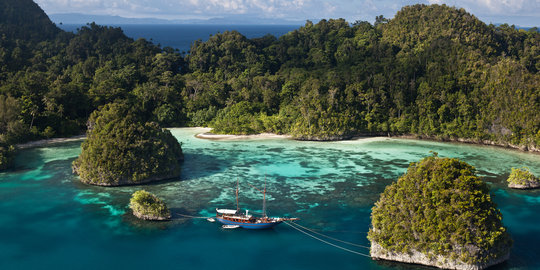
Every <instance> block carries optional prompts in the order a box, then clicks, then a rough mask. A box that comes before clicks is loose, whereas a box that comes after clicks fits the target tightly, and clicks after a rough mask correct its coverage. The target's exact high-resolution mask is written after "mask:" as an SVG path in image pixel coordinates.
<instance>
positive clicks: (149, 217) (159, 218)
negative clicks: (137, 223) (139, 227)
mask: <svg viewBox="0 0 540 270" xmlns="http://www.w3.org/2000/svg"><path fill="white" fill-rule="evenodd" d="M133 215H134V216H135V217H137V218H138V219H142V220H154V221H167V220H170V219H171V216H170V215H169V216H167V217H162V216H155V215H145V214H142V213H139V212H137V211H135V210H133Z"/></svg>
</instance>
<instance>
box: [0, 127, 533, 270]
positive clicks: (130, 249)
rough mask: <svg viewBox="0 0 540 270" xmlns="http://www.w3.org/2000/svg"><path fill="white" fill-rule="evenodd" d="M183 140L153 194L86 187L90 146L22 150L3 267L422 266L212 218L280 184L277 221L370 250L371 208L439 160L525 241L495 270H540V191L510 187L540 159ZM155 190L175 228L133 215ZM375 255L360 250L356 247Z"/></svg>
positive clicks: (378, 143)
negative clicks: (480, 184)
mask: <svg viewBox="0 0 540 270" xmlns="http://www.w3.org/2000/svg"><path fill="white" fill-rule="evenodd" d="M171 132H172V133H173V135H174V136H175V137H176V138H177V139H178V140H179V141H180V142H182V143H183V145H182V147H183V150H184V154H185V162H184V164H183V167H182V175H181V177H180V178H179V179H173V180H171V181H165V182H160V183H157V184H152V185H147V186H130V187H119V188H118V187H116V188H106V187H95V186H88V185H84V184H81V183H79V181H78V179H77V177H76V176H74V175H72V173H71V162H72V161H73V160H74V159H75V158H76V156H77V155H78V154H79V153H80V142H69V143H63V144H57V145H52V146H47V147H41V148H34V149H26V150H22V151H21V152H20V153H19V154H18V156H17V157H16V168H15V169H14V170H12V171H8V172H5V173H2V174H0V269H50V268H62V269H63V268H67V269H72V268H74V269H96V268H99V269H118V268H122V269H124V268H131V269H144V268H149V267H152V268H161V267H163V268H165V267H167V268H173V269H215V268H220V269H254V268H259V269H329V268H336V269H417V268H419V267H418V266H410V265H404V264H396V263H385V262H376V261H372V260H371V259H369V258H365V257H362V256H358V255H355V254H351V253H347V252H344V251H342V250H339V249H336V248H333V247H331V246H328V245H325V244H323V243H320V242H318V241H316V240H313V239H311V238H308V237H306V236H305V235H302V234H300V233H299V232H297V231H295V230H293V229H292V228H290V227H288V226H286V225H284V224H282V225H279V226H278V227H276V228H275V229H273V230H265V231H249V230H240V229H237V230H223V229H221V228H220V227H219V225H217V224H213V223H209V222H207V221H206V220H204V219H183V218H181V217H182V216H180V215H179V214H182V215H193V216H207V215H213V214H214V211H215V210H214V209H215V208H226V207H234V204H235V197H234V188H235V185H236V179H237V178H238V179H239V180H240V207H241V208H243V209H244V208H248V209H250V210H251V211H253V212H257V211H260V209H261V197H260V193H258V191H256V190H254V189H253V188H251V187H250V186H249V185H248V183H249V184H251V185H254V186H256V187H261V186H262V185H264V178H265V175H266V179H267V181H268V201H267V206H268V213H269V215H276V216H281V215H290V216H295V217H299V218H300V219H301V220H300V221H299V224H302V225H303V226H307V227H309V228H316V229H318V230H321V232H323V233H325V234H327V235H330V236H332V237H336V238H339V239H342V240H345V241H349V242H354V243H357V244H360V245H368V244H369V242H368V240H367V239H366V232H367V230H368V228H369V223H370V219H369V216H370V211H371V210H370V209H371V207H372V206H373V203H374V202H375V201H376V200H377V199H378V196H379V194H380V193H381V192H382V191H383V190H384V188H385V186H387V185H388V184H390V183H392V182H393V181H395V180H396V179H397V178H398V177H399V176H400V175H401V174H403V173H404V172H405V170H406V168H407V167H408V165H409V163H410V162H415V161H418V160H420V159H421V158H423V157H425V156H428V155H431V154H430V152H429V151H435V152H438V153H439V156H442V157H457V158H460V159H462V160H464V161H466V162H468V163H469V164H471V165H473V166H475V167H476V168H477V170H478V174H479V175H481V176H482V177H483V178H484V180H485V181H486V182H488V183H489V185H490V188H491V194H492V195H493V196H494V201H495V202H496V203H497V204H498V207H499V208H500V209H501V211H502V213H503V217H504V220H503V221H504V223H505V225H506V226H507V227H508V228H509V231H510V233H511V235H512V237H513V239H514V248H513V250H512V255H511V258H510V260H509V261H508V262H507V263H505V264H502V265H500V266H497V267H495V268H494V269H512V268H522V269H537V268H540V262H537V259H536V255H537V254H540V246H538V245H537V243H538V242H540V227H539V226H538V224H540V216H539V215H538V214H537V209H538V208H539V207H540V191H538V190H533V191H519V190H510V189H508V188H506V183H505V180H506V177H507V176H508V174H509V172H510V168H511V167H522V166H527V167H529V168H530V169H531V171H532V172H533V173H534V174H536V175H540V155H535V154H530V153H523V152H518V151H513V150H506V149H502V148H496V147H488V146H474V145H466V144H454V143H439V142H431V141H418V140H406V139H393V138H367V139H359V140H354V141H338V142H305V141H293V140H287V139H254V140H228V141H225V140H221V141H212V140H203V139H198V138H195V137H194V135H195V134H197V133H200V132H201V130H200V129H197V128H175V129H171ZM139 189H146V190H148V191H149V192H152V193H154V194H156V195H157V196H158V197H160V198H162V199H163V200H164V201H165V202H167V204H168V206H169V208H170V209H171V211H172V215H173V218H174V220H173V221H171V222H167V223H163V222H144V221H139V220H137V219H136V218H134V217H132V215H131V213H130V212H129V209H128V207H127V204H128V203H129V198H130V195H131V193H132V192H134V191H135V190H139ZM347 248H350V249H354V250H356V251H358V252H363V253H368V251H367V250H363V249H361V248H358V247H351V246H347Z"/></svg>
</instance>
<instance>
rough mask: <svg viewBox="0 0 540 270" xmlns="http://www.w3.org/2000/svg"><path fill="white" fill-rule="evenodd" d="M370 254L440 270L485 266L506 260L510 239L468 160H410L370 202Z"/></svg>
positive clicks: (376, 257)
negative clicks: (403, 170) (412, 161)
mask: <svg viewBox="0 0 540 270" xmlns="http://www.w3.org/2000/svg"><path fill="white" fill-rule="evenodd" d="M371 225H372V227H371V228H370V230H369V233H368V238H369V240H370V242H371V249H370V253H371V256H372V258H375V259H384V260H392V261H399V262H405V263H414V264H424V265H429V266H435V267H439V268H444V269H485V268H487V267H489V266H492V265H495V264H498V263H501V262H503V261H505V260H507V259H508V258H509V255H510V248H511V247H512V240H511V238H510V235H509V234H508V232H507V230H506V228H505V227H504V226H503V224H502V215H501V213H500V211H499V210H498V209H497V208H496V206H495V203H493V201H492V200H491V196H490V194H489V188H488V186H487V184H486V183H484V182H483V181H482V180H481V179H480V178H479V177H477V176H476V175H475V170H474V168H473V167H472V166H470V165H469V164H467V163H465V162H462V161H459V160H457V159H451V158H438V157H436V156H435V157H427V158H424V159H422V160H421V161H420V162H418V163H412V164H411V165H410V166H409V169H408V170H407V172H406V173H405V174H404V175H403V176H402V177H400V178H399V179H398V181H397V182H396V183H393V184H391V185H390V186H387V187H386V189H385V190H384V192H383V193H382V194H381V197H380V199H379V200H378V201H377V202H376V203H375V206H374V207H373V209H372V214H371Z"/></svg>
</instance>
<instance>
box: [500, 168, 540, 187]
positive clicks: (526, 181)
mask: <svg viewBox="0 0 540 270" xmlns="http://www.w3.org/2000/svg"><path fill="white" fill-rule="evenodd" d="M506 181H507V182H508V187H509V188H515V189H533V188H540V178H538V177H536V176H534V174H532V173H531V171H530V170H529V169H528V168H512V172H511V173H510V175H509V176H508V179H507V180H506Z"/></svg>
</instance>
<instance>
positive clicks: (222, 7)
mask: <svg viewBox="0 0 540 270" xmlns="http://www.w3.org/2000/svg"><path fill="white" fill-rule="evenodd" d="M34 1H36V2H37V3H38V4H39V5H40V6H41V8H43V9H44V10H45V12H47V13H48V14H57V13H84V14H95V15H118V16H122V17H129V18H160V19H197V18H199V19H206V18H212V17H224V16H230V15H242V16H246V17H256V18H279V19H289V20H295V21H298V20H301V21H303V20H306V19H313V20H317V19H322V18H345V19H347V20H348V21H350V22H354V21H356V20H366V21H370V22H373V21H374V18H375V16H377V15H381V14H382V15H384V16H385V17H387V18H392V17H393V16H394V15H395V13H396V12H397V11H398V10H399V9H400V8H401V7H402V6H405V5H411V4H416V3H425V4H434V3H437V4H447V5H449V6H456V7H462V8H465V9H466V10H467V11H469V12H470V13H472V14H474V15H476V16H477V17H478V18H480V19H481V20H483V21H485V22H487V23H490V22H491V23H509V24H515V25H519V26H540V0H449V1H444V0H419V1H418V0H417V1H412V0H396V1H389V0H152V1H149V0H34Z"/></svg>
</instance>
